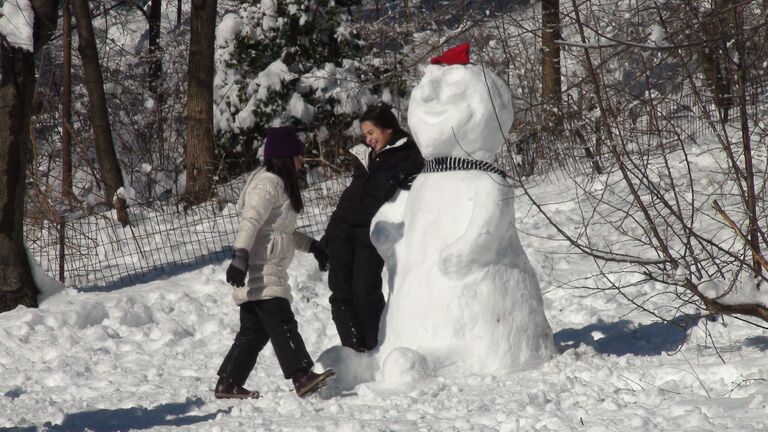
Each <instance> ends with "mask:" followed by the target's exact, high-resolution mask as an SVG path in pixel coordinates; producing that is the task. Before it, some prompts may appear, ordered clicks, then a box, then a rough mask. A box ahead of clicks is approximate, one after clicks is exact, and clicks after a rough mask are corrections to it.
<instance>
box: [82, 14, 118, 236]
mask: <svg viewBox="0 0 768 432" xmlns="http://www.w3.org/2000/svg"><path fill="white" fill-rule="evenodd" d="M72 9H73V12H74V15H75V21H76V22H77V34H78V39H79V44H78V48H77V49H78V51H79V52H80V58H81V59H82V62H83V70H84V71H85V85H86V89H87V91H88V99H89V101H90V104H91V111H90V118H91V126H92V127H93V139H94V142H95V144H96V158H97V159H98V161H99V169H100V171H101V180H102V181H103V182H104V193H105V198H106V200H107V203H108V204H109V205H111V206H114V208H115V210H116V211H117V219H118V220H119V221H120V222H121V223H122V224H123V226H126V225H128V211H127V205H126V202H125V200H124V199H123V198H120V197H118V196H117V195H116V194H117V191H118V189H120V188H121V187H123V175H122V172H121V171H120V164H119V163H118V161H117V154H115V146H114V143H113V142H112V128H111V126H110V124H109V116H108V111H107V99H106V96H105V95H104V77H103V75H102V74H101V65H100V64H99V53H98V52H97V51H96V37H95V36H94V33H93V22H92V21H91V11H90V9H89V7H88V0H72Z"/></svg>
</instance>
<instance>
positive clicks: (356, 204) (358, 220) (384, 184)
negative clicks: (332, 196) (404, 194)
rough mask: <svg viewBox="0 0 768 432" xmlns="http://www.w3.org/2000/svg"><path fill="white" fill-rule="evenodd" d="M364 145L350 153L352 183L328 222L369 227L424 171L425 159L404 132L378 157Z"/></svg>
mask: <svg viewBox="0 0 768 432" xmlns="http://www.w3.org/2000/svg"><path fill="white" fill-rule="evenodd" d="M361 146H363V144H360V145H358V146H357V148H353V149H352V150H351V151H352V153H353V154H355V156H358V157H357V159H358V160H356V161H355V162H354V164H355V165H354V173H353V174H352V183H351V184H350V185H349V186H348V187H347V188H346V189H345V190H344V192H343V193H342V194H341V198H339V204H338V205H337V206H336V210H335V211H334V212H333V215H331V223H334V222H342V223H347V224H350V225H370V223H371V219H373V216H374V215H375V214H376V212H377V211H379V208H380V207H381V206H382V205H384V203H385V202H387V201H388V200H389V199H390V198H392V196H393V195H394V194H395V192H396V191H397V188H398V187H401V186H403V185H405V184H406V183H407V181H408V180H409V179H410V178H411V177H413V176H415V175H416V174H418V173H419V172H421V170H422V168H424V158H423V157H422V156H421V152H420V151H419V148H418V147H417V146H416V143H415V142H414V141H413V139H412V138H411V137H410V136H408V135H407V134H405V133H402V134H399V136H395V137H393V138H392V144H390V145H388V146H387V147H384V148H383V149H382V150H381V151H380V152H379V153H378V154H377V155H374V154H373V151H371V149H370V148H369V147H368V146H365V147H361Z"/></svg>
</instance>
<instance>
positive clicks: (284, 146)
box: [264, 126, 304, 160]
mask: <svg viewBox="0 0 768 432" xmlns="http://www.w3.org/2000/svg"><path fill="white" fill-rule="evenodd" d="M303 154H304V143H303V142H301V140H300V139H299V137H298V136H297V135H296V128H294V127H293V126H281V127H274V128H269V129H267V141H266V143H264V160H269V159H280V158H292V157H294V156H300V155H303Z"/></svg>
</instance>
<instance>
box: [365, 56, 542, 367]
mask: <svg viewBox="0 0 768 432" xmlns="http://www.w3.org/2000/svg"><path fill="white" fill-rule="evenodd" d="M468 53H469V46H468V45H467V44H463V45H460V46H458V47H455V48H452V49H451V50H448V51H447V52H446V53H444V54H443V55H442V56H440V57H436V58H433V59H432V64H431V65H429V66H427V68H426V70H425V73H424V77H423V79H422V80H421V82H420V83H419V85H418V86H416V88H414V90H413V93H412V95H411V99H410V105H409V109H408V125H409V127H410V130H411V133H412V134H413V138H414V139H415V141H416V144H417V145H418V146H419V149H420V150H421V153H422V155H423V156H424V159H425V160H426V166H425V168H424V171H423V172H422V173H420V174H419V175H418V177H416V180H415V181H414V182H413V185H412V187H411V189H410V191H407V192H406V191H401V192H400V193H399V194H398V195H396V196H395V197H394V198H393V199H392V200H390V202H388V203H387V204H385V205H384V207H382V208H381V209H380V210H379V212H378V213H377V215H376V216H375V217H374V219H373V223H372V225H371V238H372V240H373V243H374V245H375V246H376V248H377V249H378V250H379V252H380V254H381V255H382V257H383V258H384V259H385V262H386V266H387V270H388V273H389V281H388V285H389V298H388V301H387V306H386V309H385V311H384V315H383V317H382V323H381V326H380V328H381V334H380V336H379V340H380V341H381V345H380V348H379V352H378V355H377V357H379V358H380V359H381V369H382V370H384V371H387V370H390V372H391V373H394V374H395V375H400V376H403V374H404V373H403V371H401V372H397V371H394V372H393V371H392V368H397V366H392V364H395V365H397V364H404V363H405V364H421V365H422V366H420V367H421V368H422V369H423V368H424V366H423V365H424V364H425V362H424V360H426V364H428V365H429V366H428V368H429V369H430V370H436V369H441V368H445V367H453V366H457V367H460V368H462V369H464V370H468V371H471V372H475V373H492V372H496V371H500V370H510V369H521V368H526V367H531V366H533V365H535V364H538V363H541V362H543V361H546V360H548V359H550V358H551V357H552V356H553V355H555V353H556V349H555V345H554V341H553V337H552V330H551V328H550V326H549V323H548V322H547V318H546V316H545V314H544V308H543V305H542V296H541V290H540V288H539V283H538V279H537V278H536V274H535V273H534V270H533V268H532V267H531V265H530V263H529V262H528V257H527V256H526V254H525V251H524V250H523V248H522V245H521V244H520V240H519V238H518V236H517V231H516V229H515V207H514V200H513V198H514V190H513V188H512V187H511V184H510V183H509V181H508V180H507V179H506V177H505V175H504V173H503V172H502V171H501V170H499V169H498V168H496V167H495V166H494V165H493V164H492V162H493V160H494V157H495V155H496V154H497V152H498V151H499V150H500V148H501V145H502V144H503V143H504V135H505V132H506V131H508V130H509V128H510V126H511V124H512V119H513V109H512V99H511V93H510V90H509V88H508V87H507V86H506V84H505V83H504V82H503V81H502V80H501V79H499V78H498V77H497V76H496V75H494V74H493V73H492V72H490V71H488V70H486V69H484V68H483V67H482V66H479V65H474V64H469V55H468ZM414 356H416V357H417V359H416V360H412V358H413V357H414ZM422 356H423V358H422ZM404 359H405V360H406V361H404ZM388 363H389V365H388Z"/></svg>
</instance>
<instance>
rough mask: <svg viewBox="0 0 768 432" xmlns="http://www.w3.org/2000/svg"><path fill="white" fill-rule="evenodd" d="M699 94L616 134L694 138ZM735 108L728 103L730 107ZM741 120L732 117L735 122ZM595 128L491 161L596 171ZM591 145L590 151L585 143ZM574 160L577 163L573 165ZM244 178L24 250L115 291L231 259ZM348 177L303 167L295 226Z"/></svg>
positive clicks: (707, 110)
mask: <svg viewBox="0 0 768 432" xmlns="http://www.w3.org/2000/svg"><path fill="white" fill-rule="evenodd" d="M756 94H757V96H756V97H754V98H752V99H750V100H751V101H752V103H751V104H750V105H749V106H748V107H747V108H748V110H749V114H750V115H752V116H753V117H752V118H758V119H759V118H761V116H763V115H764V114H765V108H766V104H765V102H766V99H768V92H766V91H765V87H761V89H760V90H759V92H756ZM701 102H702V100H701V98H696V97H695V96H693V95H681V96H678V97H675V98H666V99H663V100H661V101H658V102H656V103H654V105H653V106H645V107H644V109H643V110H641V111H640V112H639V113H638V112H635V113H633V112H631V111H627V113H626V118H624V119H618V120H617V121H616V122H617V124H622V125H624V127H623V129H624V130H623V131H622V133H623V134H624V139H626V141H627V142H630V143H632V144H633V145H634V146H636V147H638V148H642V147H646V146H652V145H659V143H663V142H664V141H665V140H678V142H680V140H682V141H691V140H695V139H697V138H698V137H700V136H702V135H703V134H706V133H709V132H711V131H712V130H713V128H715V129H717V127H721V126H722V125H720V124H713V122H715V121H719V120H717V119H718V118H719V117H718V115H717V109H718V108H717V107H715V106H714V105H713V104H711V103H701ZM733 109H735V108H733ZM737 117H738V116H732V118H731V120H730V121H732V122H733V121H734V119H735V118H737ZM600 139H602V138H601V133H600V131H594V130H591V131H590V130H587V131H583V130H576V129H575V128H571V129H570V130H566V133H565V138H564V139H562V140H559V141H558V140H553V141H551V142H541V141H539V142H536V139H535V137H533V136H530V135H529V136H524V137H521V138H520V139H519V140H517V141H515V142H512V143H510V144H509V145H508V146H507V148H505V149H503V150H502V152H501V153H500V154H499V157H498V158H497V160H496V163H497V165H498V166H499V167H500V168H501V169H502V170H504V171H505V172H507V173H509V174H510V175H511V176H512V177H517V175H516V174H519V173H520V164H521V158H522V157H521V155H520V150H521V149H523V150H525V149H528V148H533V152H534V154H532V157H533V158H535V159H537V162H536V163H537V166H540V167H544V168H541V169H552V168H554V167H564V166H566V165H570V166H568V167H567V168H569V169H572V168H574V166H575V167H576V169H577V170H579V171H589V170H595V167H596V166H597V165H596V163H599V161H600V159H601V158H602V157H603V156H604V155H603V154H601V151H600V147H601V145H600V143H599V140H600ZM590 148H591V149H594V151H593V152H592V153H590V152H589V151H585V149H590ZM574 161H576V162H574ZM245 180H246V176H242V177H240V178H239V179H237V180H235V181H232V182H230V183H227V184H223V185H218V186H216V188H215V192H214V194H213V196H214V197H215V198H214V199H212V200H210V201H208V202H205V203H202V204H199V205H196V206H194V207H189V208H186V207H184V206H183V205H181V204H180V203H179V202H177V201H173V200H166V201H154V202H149V203H135V202H134V203H131V204H130V206H129V214H130V220H131V224H130V225H129V226H127V227H123V226H122V225H121V224H120V223H119V222H118V221H117V217H116V215H115V214H114V211H108V212H104V213H100V214H91V215H83V214H75V213H72V214H64V215H60V216H58V217H56V218H55V219H56V222H51V221H50V220H44V219H40V218H38V219H36V220H35V221H32V220H27V221H26V223H25V237H26V242H27V246H28V250H29V251H30V253H31V255H32V256H33V257H34V258H35V259H36V260H37V261H38V263H39V264H40V266H41V267H42V269H43V270H44V271H45V272H46V273H47V274H49V275H51V276H52V277H55V278H56V279H58V280H60V281H62V282H64V284H65V285H67V286H75V287H78V288H80V289H89V290H95V289H115V288H119V287H121V286H125V285H131V284H135V283H138V282H142V281H148V280H152V279H157V278H160V277H164V276H168V275H172V274H176V273H180V272H183V271H187V270H189V269H191V268H196V267H200V266H202V265H206V264H211V263H217V262H221V261H223V260H225V259H226V258H228V257H229V256H230V255H231V245H232V243H233V241H234V237H235V232H236V229H237V224H238V221H239V212H238V211H237V208H236V202H237V199H238V197H239V194H240V191H241V189H242V187H243V186H244V183H245ZM349 182H350V176H349V175H348V174H341V175H329V173H328V172H325V171H323V170H320V169H316V170H313V171H312V172H310V174H309V175H308V178H307V185H306V188H304V189H303V191H302V196H303V200H304V211H303V212H302V213H301V214H300V215H299V218H298V229H299V230H301V231H302V232H305V233H307V234H309V235H311V236H313V237H315V238H317V237H319V236H321V235H322V233H323V232H324V230H325V227H326V225H327V223H328V220H329V218H330V215H331V213H332V212H333V209H334V208H335V206H336V203H337V202H338V199H339V197H340V195H341V193H342V191H343V190H344V188H345V187H346V186H347V185H348V184H349Z"/></svg>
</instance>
